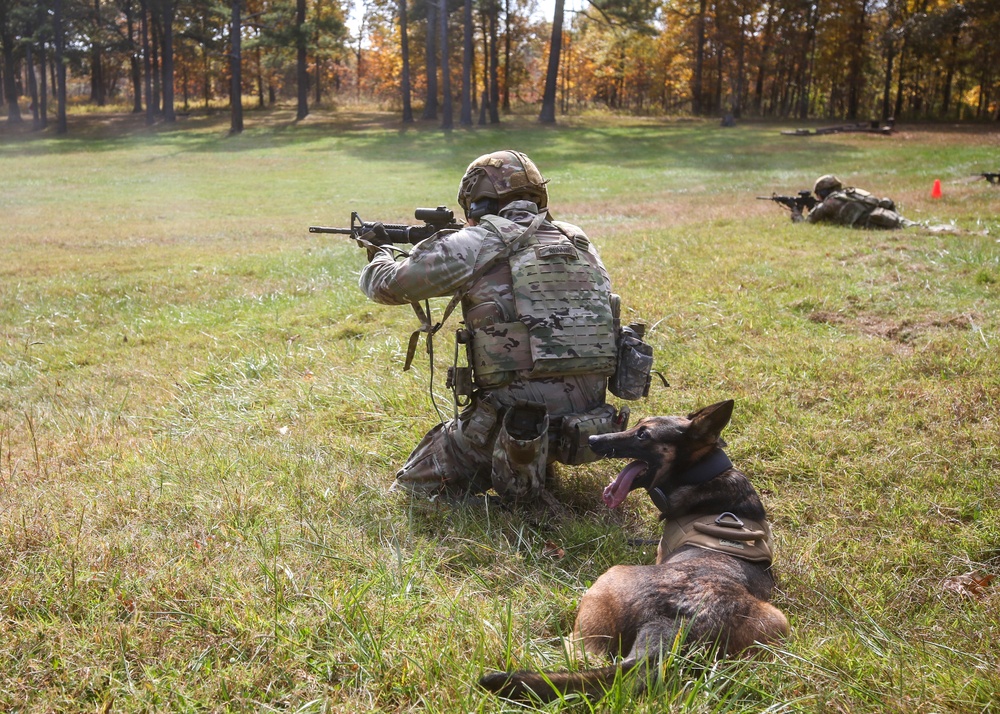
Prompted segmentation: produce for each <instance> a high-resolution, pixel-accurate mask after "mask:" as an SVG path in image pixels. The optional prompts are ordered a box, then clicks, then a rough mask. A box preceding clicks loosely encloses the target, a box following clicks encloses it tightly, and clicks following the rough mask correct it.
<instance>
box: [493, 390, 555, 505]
mask: <svg viewBox="0 0 1000 714" xmlns="http://www.w3.org/2000/svg"><path fill="white" fill-rule="evenodd" d="M548 457H549V415H548V413H547V411H546V409H545V405H543V404H533V403H530V402H523V403H520V404H517V405H515V406H513V407H510V408H509V409H508V410H507V412H506V413H505V414H504V417H503V422H502V425H501V427H500V433H499V434H497V439H496V441H495V442H494V443H493V472H492V477H491V478H492V482H493V488H494V489H495V490H496V492H497V493H498V494H500V496H501V497H502V498H504V499H507V500H513V501H523V500H527V499H529V498H534V497H536V496H538V494H540V493H541V492H542V491H543V490H544V488H545V467H546V465H547V463H548Z"/></svg>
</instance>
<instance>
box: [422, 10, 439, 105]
mask: <svg viewBox="0 0 1000 714" xmlns="http://www.w3.org/2000/svg"><path fill="white" fill-rule="evenodd" d="M436 21H437V4H436V1H435V0H428V1H427V61H426V62H425V63H424V64H425V66H426V69H427V99H426V101H425V102H424V113H423V115H422V117H421V118H423V119H437V113H438V100H437V94H438V85H437V55H436V54H435V51H436V49H437V48H436V44H437V41H436V39H435V35H436V34H437V30H436V24H435V23H436Z"/></svg>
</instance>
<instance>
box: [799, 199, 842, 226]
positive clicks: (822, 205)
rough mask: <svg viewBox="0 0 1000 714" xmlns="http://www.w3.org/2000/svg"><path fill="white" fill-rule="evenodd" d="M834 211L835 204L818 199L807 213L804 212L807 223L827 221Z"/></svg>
mask: <svg viewBox="0 0 1000 714" xmlns="http://www.w3.org/2000/svg"><path fill="white" fill-rule="evenodd" d="M835 212H836V206H834V205H832V204H830V203H828V202H826V201H820V202H819V203H817V204H816V205H815V206H813V207H812V209H811V210H810V211H809V213H807V214H806V221H808V222H809V223H819V222H821V221H827V220H830V219H831V218H832V217H833V216H834V213H835Z"/></svg>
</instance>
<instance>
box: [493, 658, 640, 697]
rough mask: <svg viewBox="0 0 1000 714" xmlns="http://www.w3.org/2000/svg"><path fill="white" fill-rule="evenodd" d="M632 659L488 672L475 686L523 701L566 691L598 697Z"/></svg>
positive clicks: (624, 671)
mask: <svg viewBox="0 0 1000 714" xmlns="http://www.w3.org/2000/svg"><path fill="white" fill-rule="evenodd" d="M636 664H637V663H636V661H635V660H632V659H629V660H625V661H623V662H621V663H620V664H615V665H610V666H608V667H601V668H599V669H588V670H584V671H582V672H525V671H520V672H492V673H490V674H487V675H484V676H483V677H481V678H480V680H479V686H481V687H483V688H484V689H488V690H489V691H491V692H493V693H494V694H496V695H497V696H498V697H503V698H504V699H514V700H520V701H525V700H528V699H531V698H534V699H537V700H539V701H542V702H551V701H554V700H556V699H559V698H560V697H562V696H565V695H567V694H574V693H576V694H585V695H587V696H591V697H599V696H601V695H602V694H604V692H606V691H607V690H608V689H609V688H610V687H611V685H612V684H613V683H614V681H615V679H616V678H618V677H620V676H621V675H623V674H625V673H626V672H628V671H630V670H632V669H634V668H635V666H636Z"/></svg>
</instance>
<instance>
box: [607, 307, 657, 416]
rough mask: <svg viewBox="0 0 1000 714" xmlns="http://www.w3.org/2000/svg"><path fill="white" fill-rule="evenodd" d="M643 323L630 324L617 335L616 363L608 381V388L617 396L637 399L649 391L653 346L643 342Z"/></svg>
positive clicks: (644, 330)
mask: <svg viewBox="0 0 1000 714" xmlns="http://www.w3.org/2000/svg"><path fill="white" fill-rule="evenodd" d="M645 334H646V326H645V325H643V324H642V323H632V324H631V325H629V326H627V327H623V328H622V329H621V331H620V332H619V336H618V363H617V365H616V366H615V373H614V374H613V375H611V378H610V379H609V380H608V390H609V391H610V392H611V393H612V394H614V395H615V396H616V397H618V398H620V399H639V398H641V397H645V396H646V395H648V394H649V384H650V380H651V379H652V376H651V375H652V371H653V348H652V347H651V346H650V345H648V344H646V343H645V342H643V341H642V338H643V337H644V336H645Z"/></svg>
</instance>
